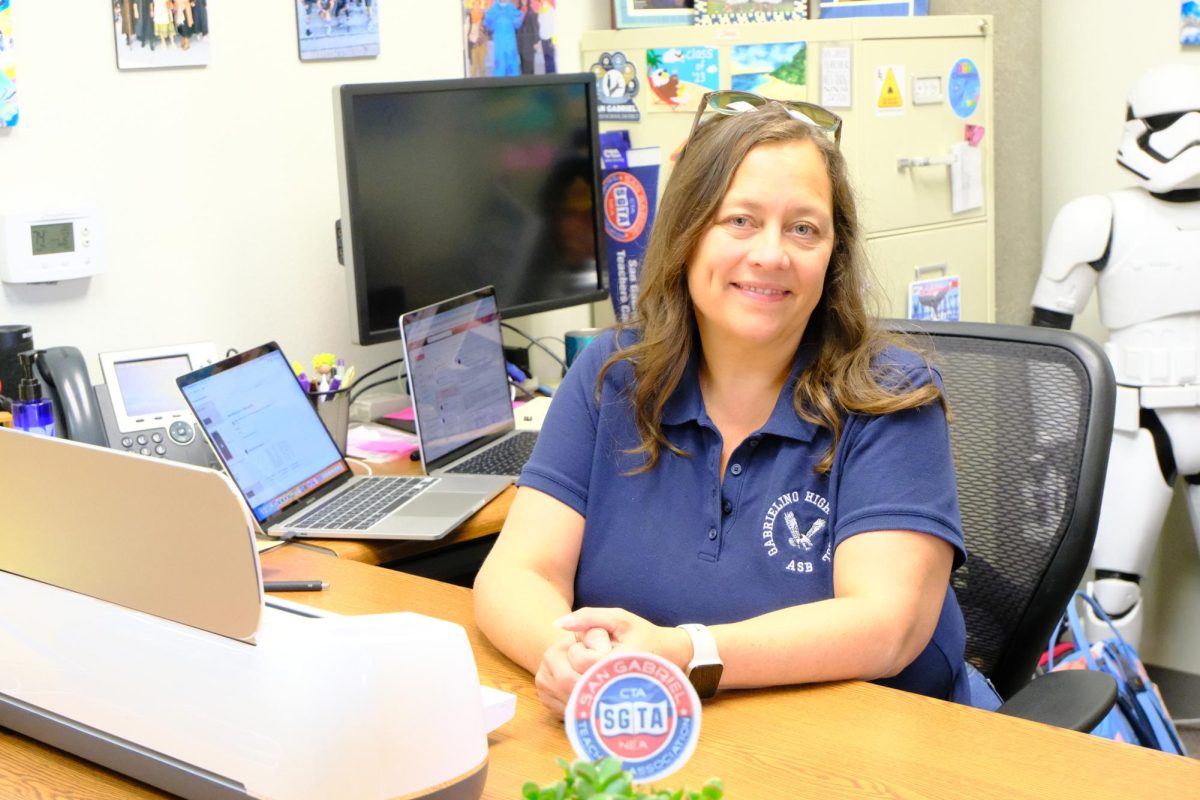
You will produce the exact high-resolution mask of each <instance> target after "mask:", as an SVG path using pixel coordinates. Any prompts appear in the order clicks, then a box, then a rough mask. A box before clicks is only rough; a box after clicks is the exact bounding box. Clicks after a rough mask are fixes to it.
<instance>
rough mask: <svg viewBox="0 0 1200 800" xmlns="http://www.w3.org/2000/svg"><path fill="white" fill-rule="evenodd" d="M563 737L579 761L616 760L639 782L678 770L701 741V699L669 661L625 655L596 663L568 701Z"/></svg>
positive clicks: (648, 655) (646, 656) (610, 657)
mask: <svg viewBox="0 0 1200 800" xmlns="http://www.w3.org/2000/svg"><path fill="white" fill-rule="evenodd" d="M564 724H565V725H566V729H567V738H568V739H569V740H570V741H571V746H572V747H573V748H574V749H575V753H576V754H577V755H578V756H579V757H580V758H585V759H588V760H589V761H595V760H596V759H597V758H602V757H604V756H610V755H611V756H615V757H616V758H618V759H620V760H621V761H622V762H623V764H624V768H625V769H626V770H628V771H629V772H631V773H632V774H633V777H634V779H635V780H637V781H638V782H640V783H644V782H647V781H655V780H658V779H659V778H663V777H666V776H667V775H670V774H671V773H672V772H675V771H676V770H677V769H679V768H680V767H682V766H683V765H684V764H685V763H687V760H688V759H689V758H691V755H692V751H693V750H695V749H696V740H697V739H698V738H699V736H700V698H699V697H698V696H697V695H696V690H695V689H693V688H692V684H691V683H689V682H688V679H687V678H686V677H684V675H683V673H682V672H681V671H680V670H679V668H678V667H676V666H675V665H674V664H672V663H671V662H669V661H667V660H665V659H662V658H659V657H658V656H655V655H651V654H649V653H623V654H618V655H614V656H609V657H608V658H606V659H604V660H602V661H599V662H597V663H596V664H594V665H593V666H592V667H591V669H589V670H588V671H587V672H585V673H584V674H583V676H582V677H580V679H579V682H578V683H577V684H575V689H574V690H573V691H572V692H571V698H570V699H569V700H568V701H567V708H566V713H565V714H564Z"/></svg>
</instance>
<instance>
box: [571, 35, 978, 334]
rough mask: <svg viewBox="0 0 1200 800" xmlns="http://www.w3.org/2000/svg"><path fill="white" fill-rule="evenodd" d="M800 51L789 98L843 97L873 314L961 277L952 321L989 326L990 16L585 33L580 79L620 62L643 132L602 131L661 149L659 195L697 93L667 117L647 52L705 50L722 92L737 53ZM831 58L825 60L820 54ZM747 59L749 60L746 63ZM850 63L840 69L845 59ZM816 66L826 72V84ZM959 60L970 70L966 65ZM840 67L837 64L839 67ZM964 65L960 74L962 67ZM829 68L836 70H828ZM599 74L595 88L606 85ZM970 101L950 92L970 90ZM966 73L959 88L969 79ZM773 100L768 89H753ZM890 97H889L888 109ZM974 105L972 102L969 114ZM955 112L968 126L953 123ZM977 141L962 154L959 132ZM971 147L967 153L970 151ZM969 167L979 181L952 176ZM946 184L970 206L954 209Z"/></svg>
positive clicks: (605, 126) (622, 124)
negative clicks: (876, 306) (922, 284)
mask: <svg viewBox="0 0 1200 800" xmlns="http://www.w3.org/2000/svg"><path fill="white" fill-rule="evenodd" d="M786 42H804V43H805V50H806V52H807V66H806V81H805V86H804V88H802V89H801V88H798V87H791V91H792V92H793V94H792V97H796V98H797V99H806V100H808V101H810V102H814V103H821V102H822V81H823V80H825V81H828V85H829V87H830V88H840V90H841V95H842V97H843V98H845V97H846V94H847V91H848V94H849V97H848V102H849V104H848V105H837V106H835V105H833V104H830V108H831V109H832V110H834V111H836V112H837V113H838V114H839V115H840V116H841V117H842V118H843V119H844V120H845V122H844V130H843V134H842V150H843V152H844V153H845V154H846V158H847V160H848V161H849V164H850V168H851V172H852V175H853V179H854V185H855V188H856V190H857V192H858V198H859V204H860V212H861V215H862V220H863V223H864V224H863V227H864V230H865V231H866V234H867V252H868V254H869V256H870V258H871V263H872V266H873V269H874V272H875V276H876V282H877V284H878V286H877V288H878V290H879V299H880V301H881V305H882V308H881V312H882V313H883V314H884V315H885V316H893V317H904V316H907V315H908V314H907V311H908V304H909V284H910V283H911V282H912V281H914V280H918V279H920V280H924V279H933V278H938V277H943V276H957V277H958V278H959V279H960V305H961V318H962V319H964V320H974V321H987V322H991V321H993V320H994V319H995V298H994V287H995V263H994V261H995V247H994V240H995V223H994V218H993V214H994V202H993V191H992V180H993V175H994V172H993V164H992V144H993V140H994V129H993V106H992V77H993V70H992V22H991V18H990V17H988V16H981V15H969V16H937V17H914V18H895V17H892V18H859V19H835V20H805V21H800V22H793V23H772V24H762V25H736V26H727V27H719V26H718V27H710V26H679V27H665V28H635V29H628V30H620V31H611V30H609V31H589V32H586V33H584V34H583V38H582V42H581V48H582V66H583V68H584V69H585V70H586V69H592V68H593V65H597V64H599V63H600V62H601V60H602V57H603V56H604V55H605V54H609V55H610V56H611V55H612V54H615V53H621V54H623V56H624V58H625V59H626V60H627V61H628V62H629V63H630V64H632V65H633V67H634V68H635V69H636V72H637V78H638V81H639V89H638V92H637V94H636V96H635V98H634V104H635V105H636V106H637V109H638V113H639V115H640V120H639V121H637V122H631V121H608V122H602V123H601V130H604V131H608V130H619V129H626V130H628V131H629V132H630V138H631V140H632V144H633V146H634V147H647V146H652V145H657V146H659V147H661V148H662V160H663V170H662V173H661V175H660V179H659V191H660V192H661V190H662V187H663V186H664V185H665V184H666V179H667V177H668V175H669V173H670V166H671V164H672V163H673V157H674V154H675V153H676V152H677V151H678V149H679V147H680V145H681V144H682V143H683V140H684V138H685V137H686V136H687V134H688V130H689V129H690V127H691V123H692V119H693V116H694V114H695V110H696V106H697V104H698V102H699V99H700V94H701V90H700V89H699V88H696V87H694V86H693V87H689V89H688V90H686V91H685V92H684V93H683V95H677V96H676V100H677V101H678V102H677V103H676V104H674V105H672V104H668V103H666V102H663V100H662V99H661V97H660V94H659V93H656V92H654V91H653V90H652V87H651V85H650V84H651V81H652V80H654V77H655V76H648V75H647V51H648V50H655V51H657V53H656V54H657V55H660V56H661V54H662V51H664V50H669V49H678V50H680V51H681V52H685V53H686V52H687V51H688V49H689V48H711V49H712V50H715V52H716V58H715V70H713V72H714V73H715V74H716V75H717V76H718V78H717V80H718V86H719V87H720V88H730V87H731V86H732V85H733V73H734V71H735V70H737V67H736V66H735V65H734V63H733V49H734V48H742V47H745V46H749V45H756V44H764V43H766V44H769V43H786ZM826 51H827V52H826ZM743 52H745V51H743ZM847 56H848V64H847V58H846V57H847ZM823 57H825V58H828V60H829V63H830V64H831V66H830V68H829V70H828V73H829V74H828V75H825V76H823V75H822V74H821V72H822V63H823ZM963 59H966V60H967V62H963V61H962V60H963ZM835 62H836V64H835ZM964 63H966V64H967V66H963V65H964ZM837 65H840V67H839V66H837ZM596 71H597V72H598V79H602V77H601V76H600V74H599V70H596ZM971 72H974V74H975V75H976V76H977V77H978V84H977V85H978V90H977V94H976V93H973V92H971V91H968V92H967V93H966V94H965V95H964V94H963V93H961V92H959V91H958V90H959V89H961V88H963V87H964V86H965V87H968V88H970V87H971V85H972V84H971V81H970V80H967V79H966V77H969V75H970V73H971ZM964 73H965V75H966V77H964ZM758 91H759V92H760V93H762V94H766V95H768V96H770V95H771V91H770V90H769V88H767V89H761V90H758ZM897 95H898V97H897ZM971 97H976V98H977V99H976V100H975V101H974V103H967V102H965V101H966V100H969V99H970V98H971ZM956 108H958V109H959V110H961V111H963V112H964V113H965V112H966V111H967V110H968V109H971V110H970V114H969V116H965V117H964V116H961V115H960V113H956V110H955V109H956ZM968 125H971V126H977V127H978V128H981V129H982V131H979V130H976V131H974V133H975V135H976V136H978V135H979V134H980V133H982V138H981V139H978V140H977V144H974V145H972V144H968V143H967V142H966V139H967V135H968V132H967V126H968ZM967 148H970V150H968V149H967ZM955 161H957V162H958V165H962V164H963V163H964V162H966V163H970V162H976V163H977V165H978V166H977V167H976V168H975V169H970V168H962V169H959V167H958V166H957V165H956V166H951V165H952V162H955ZM952 181H958V185H959V186H960V187H968V185H970V187H971V188H972V189H973V191H966V189H965V188H964V190H963V191H962V192H960V193H959V195H958V196H959V197H960V198H961V197H968V196H972V195H973V196H974V197H975V198H976V199H977V200H978V205H976V204H975V202H969V201H964V202H963V203H962V205H963V208H962V209H961V210H957V211H956V210H955V207H954V203H953V200H954V198H955V195H954V194H953V193H952V188H951V187H952Z"/></svg>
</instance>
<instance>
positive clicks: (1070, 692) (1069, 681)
mask: <svg viewBox="0 0 1200 800" xmlns="http://www.w3.org/2000/svg"><path fill="white" fill-rule="evenodd" d="M1116 702H1117V682H1116V681H1115V680H1113V678H1112V676H1111V675H1105V674H1104V673H1103V672H1093V671H1091V670H1082V669H1072V670H1065V671H1063V672H1048V673H1046V674H1045V675H1042V676H1040V677H1038V678H1035V679H1034V680H1033V681H1031V682H1029V683H1027V684H1026V685H1025V686H1024V687H1023V688H1022V689H1021V690H1020V691H1019V692H1017V693H1016V694H1014V695H1013V696H1012V697H1010V698H1009V699H1008V700H1007V701H1006V702H1005V703H1004V705H1002V706H1000V708H998V709H996V710H997V712H998V713H1000V714H1008V715H1009V716H1011V717H1020V718H1021V719H1029V720H1033V721H1034V722H1044V723H1046V724H1047V725H1056V726H1058V727H1059V728H1068V729H1070V730H1073V731H1082V732H1084V733H1088V732H1090V731H1091V730H1092V729H1093V728H1095V727H1096V726H1097V725H1099V724H1100V720H1102V719H1104V717H1105V715H1107V714H1108V712H1109V710H1110V709H1111V708H1112V707H1113V704H1114V703H1116Z"/></svg>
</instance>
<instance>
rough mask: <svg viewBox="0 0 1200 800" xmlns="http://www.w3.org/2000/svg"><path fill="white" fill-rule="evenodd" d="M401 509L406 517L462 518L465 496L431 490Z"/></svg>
mask: <svg viewBox="0 0 1200 800" xmlns="http://www.w3.org/2000/svg"><path fill="white" fill-rule="evenodd" d="M481 499H482V498H481ZM481 505H482V504H481ZM401 508H402V513H403V514H404V515H405V516H423V517H460V516H462V515H463V511H464V507H463V496H462V495H461V494H444V493H442V492H438V491H436V490H431V491H428V492H423V493H421V494H419V495H417V496H416V497H414V498H413V499H412V500H409V501H408V502H407V503H405V504H404V505H403V506H402V507H401Z"/></svg>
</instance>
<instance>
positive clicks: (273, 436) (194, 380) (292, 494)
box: [179, 343, 350, 523]
mask: <svg viewBox="0 0 1200 800" xmlns="http://www.w3.org/2000/svg"><path fill="white" fill-rule="evenodd" d="M179 388H180V390H181V391H182V392H183V394H184V397H186V398H187V401H188V403H189V405H191V407H192V411H193V412H194V413H195V415H196V419H197V420H199V422H200V425H201V426H203V428H204V431H205V433H206V434H207V435H208V438H209V441H211V442H212V444H213V447H214V448H215V449H216V450H217V451H218V455H219V456H220V458H221V461H222V462H223V463H224V464H225V468H226V469H227V470H228V471H229V477H231V478H232V479H233V482H234V483H236V484H237V487H238V489H239V490H241V492H242V494H243V495H244V496H245V498H246V502H247V504H248V505H249V506H250V509H251V511H253V513H254V517H255V518H256V519H257V520H258V521H259V522H260V523H262V522H264V521H265V520H267V519H268V518H270V517H272V516H274V515H275V514H277V513H279V512H280V511H282V510H283V509H284V508H286V507H287V506H289V505H291V504H292V503H294V502H296V501H297V500H300V499H301V498H303V497H305V496H307V495H309V494H311V493H312V492H314V491H316V490H317V489H319V488H321V487H322V486H325V485H326V484H328V483H330V482H331V481H333V480H335V479H337V478H338V477H339V476H341V475H345V474H348V473H349V469H350V468H349V466H348V465H347V464H346V462H345V461H344V460H343V459H342V456H341V453H339V452H338V449H337V445H336V444H334V442H333V439H331V438H330V436H329V432H328V431H326V430H325V426H324V424H322V422H321V418H320V417H319V416H318V415H317V412H316V411H314V410H313V408H312V406H311V405H309V402H308V397H306V396H305V393H304V390H303V389H302V388H300V384H299V383H297V381H296V377H295V375H294V374H293V373H292V368H291V365H290V364H289V363H288V361H287V359H286V358H284V355H283V353H282V352H281V351H280V350H279V348H278V346H277V345H275V344H274V343H271V344H267V345H263V346H261V347H256V348H254V349H253V350H247V351H246V352H244V353H240V354H238V355H236V356H233V357H232V358H228V359H225V360H224V361H220V362H218V363H216V364H213V365H212V366H208V367H204V368H203V369H200V370H197V371H196V372H192V373H189V374H188V375H185V376H183V377H181V378H180V379H179Z"/></svg>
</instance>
